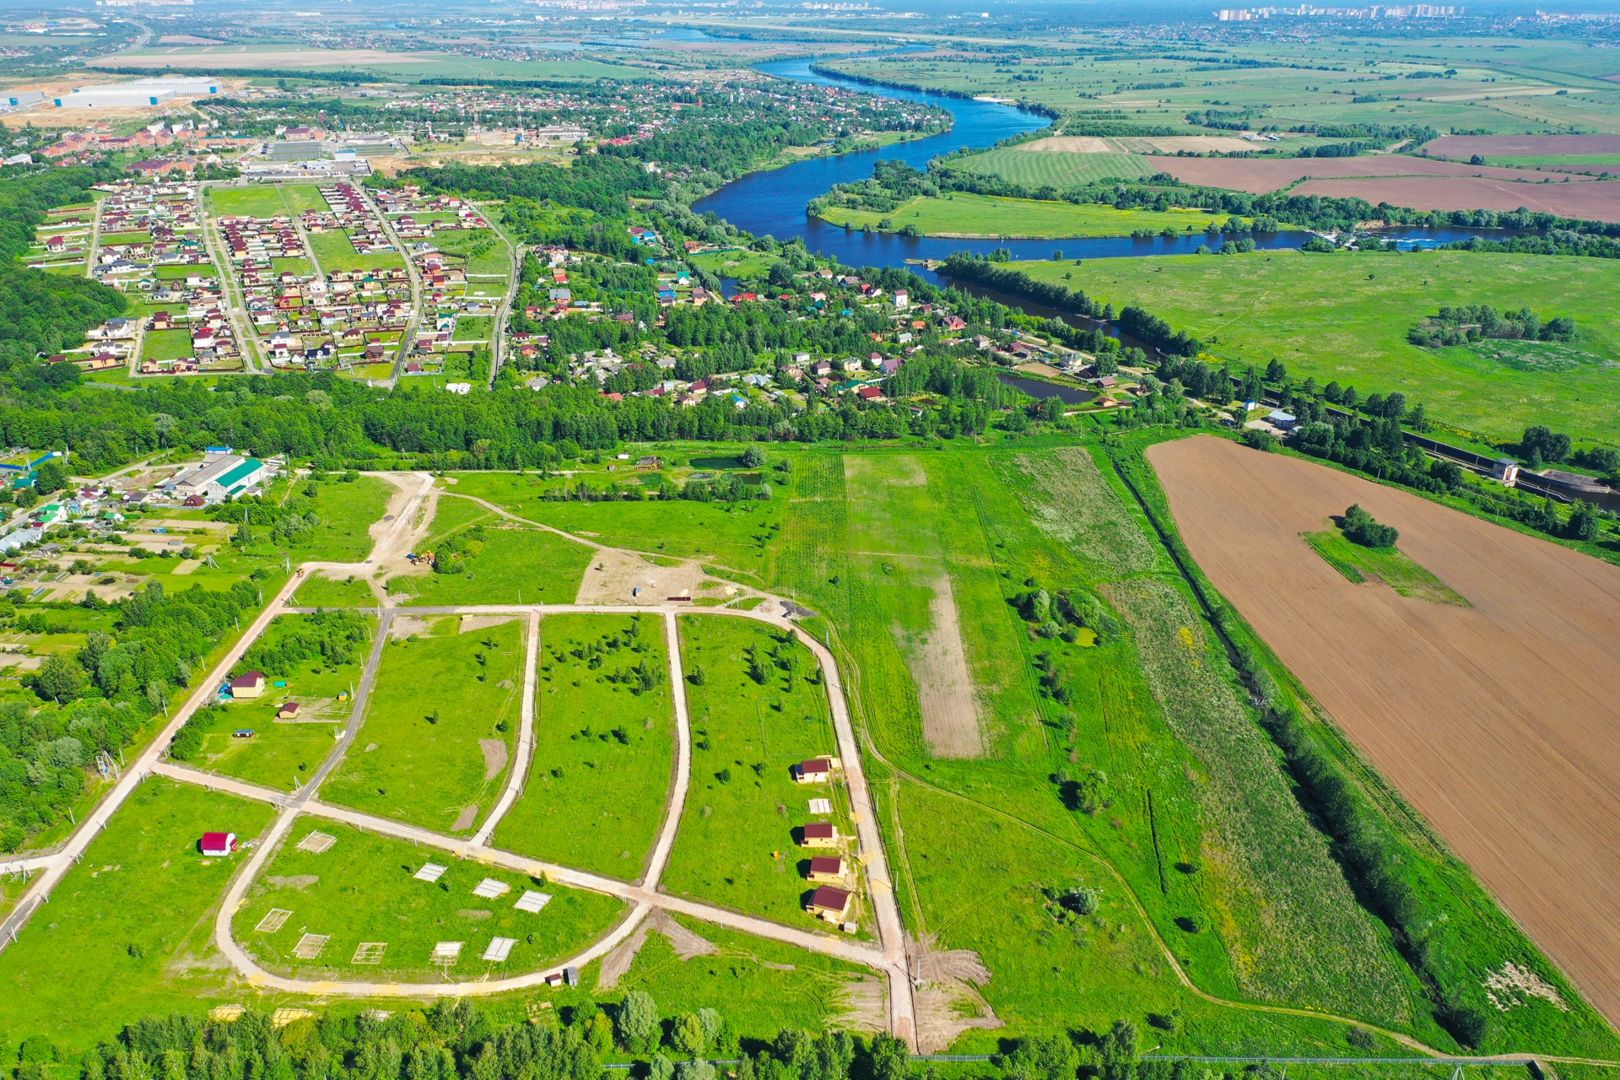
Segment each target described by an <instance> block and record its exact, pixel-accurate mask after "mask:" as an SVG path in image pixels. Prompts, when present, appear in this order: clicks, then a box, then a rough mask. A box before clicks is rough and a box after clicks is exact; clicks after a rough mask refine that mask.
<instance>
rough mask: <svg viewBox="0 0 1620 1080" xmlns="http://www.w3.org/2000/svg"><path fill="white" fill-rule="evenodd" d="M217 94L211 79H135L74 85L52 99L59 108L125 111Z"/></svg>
mask: <svg viewBox="0 0 1620 1080" xmlns="http://www.w3.org/2000/svg"><path fill="white" fill-rule="evenodd" d="M217 93H219V83H218V82H216V81H215V80H212V79H200V78H186V77H185V76H179V75H176V76H169V77H165V78H160V79H135V80H133V81H131V82H121V83H100V84H97V85H95V86H77V87H74V88H73V92H72V93H68V94H62V95H60V96H58V97H56V98H54V99H52V100H53V102H54V104H55V105H56V106H57V107H58V108H61V109H127V108H131V107H134V106H140V105H162V104H163V103H165V102H168V101H173V100H175V99H176V98H199V97H207V96H208V95H210V94H217Z"/></svg>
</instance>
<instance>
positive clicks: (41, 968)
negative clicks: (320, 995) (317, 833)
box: [0, 777, 274, 1053]
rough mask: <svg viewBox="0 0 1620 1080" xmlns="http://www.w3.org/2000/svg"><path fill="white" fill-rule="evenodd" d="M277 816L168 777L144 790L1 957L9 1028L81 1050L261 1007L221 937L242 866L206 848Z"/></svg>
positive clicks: (0, 1004) (1, 1018)
mask: <svg viewBox="0 0 1620 1080" xmlns="http://www.w3.org/2000/svg"><path fill="white" fill-rule="evenodd" d="M273 813H274V810H273V808H272V807H270V806H267V805H262V804H259V803H249V802H244V801H241V800H238V799H234V798H231V797H229V796H226V795H222V794H218V793H215V792H210V791H205V790H203V789H202V788H199V787H192V786H189V785H178V784H173V783H170V782H169V781H167V780H163V779H160V778H156V777H154V778H152V779H150V780H148V781H147V782H146V783H145V784H142V785H141V786H140V787H138V788H136V789H135V791H134V793H132V794H131V795H130V797H129V801H128V802H126V803H125V804H124V806H123V807H122V808H121V809H120V811H119V812H118V813H117V814H115V815H114V816H113V818H112V821H111V822H110V823H109V824H108V826H107V829H106V831H105V832H103V833H102V834H101V835H100V836H98V837H96V839H95V841H94V842H93V843H92V844H91V845H90V848H89V850H88V851H86V852H85V857H84V860H83V861H82V862H81V863H80V864H79V865H78V866H75V867H74V868H73V869H72V870H70V871H69V872H68V875H67V877H66V878H64V879H63V881H62V883H61V885H60V886H59V887H58V888H57V889H56V891H55V893H54V894H53V895H52V896H51V900H50V903H49V904H48V905H47V907H46V909H45V911H44V912H42V913H41V914H40V915H38V916H36V917H35V918H34V919H33V920H32V921H31V922H30V923H29V925H28V927H27V929H26V930H25V931H24V932H23V933H22V934H21V935H20V936H19V937H18V939H17V942H16V943H15V944H13V945H11V946H10V947H8V948H7V949H6V950H5V951H4V952H0V1028H3V1029H4V1030H5V1031H7V1032H8V1033H9V1034H11V1035H15V1036H18V1037H20V1036H21V1034H23V1033H31V1034H39V1035H44V1036H46V1037H48V1038H50V1039H51V1040H53V1041H54V1042H56V1043H57V1044H58V1045H59V1046H60V1047H61V1048H62V1049H63V1050H64V1051H67V1052H70V1053H77V1052H80V1051H83V1050H87V1049H89V1047H90V1046H91V1045H92V1044H93V1043H95V1042H97V1041H99V1040H101V1039H108V1038H111V1037H112V1036H113V1035H115V1034H116V1033H117V1032H118V1031H119V1030H121V1029H122V1028H123V1027H124V1025H126V1024H129V1023H131V1022H133V1021H135V1020H137V1019H140V1018H143V1017H148V1016H153V1015H159V1014H162V1013H165V1012H169V1011H172V1010H179V1011H186V1012H189V1013H193V1014H195V1012H196V1011H197V1010H198V1006H199V1004H200V1003H202V1002H215V1001H220V1000H234V1001H243V1000H246V1001H250V1002H251V1001H253V1000H254V998H255V995H254V994H253V993H252V992H251V991H247V990H245V988H243V987H241V986H240V984H238V983H237V982H236V981H235V979H234V978H233V977H232V976H231V975H230V974H229V973H228V971H229V969H228V968H227V967H226V965H225V962H224V960H223V958H222V957H221V956H220V955H219V953H218V951H217V950H216V949H215V948H214V941H213V929H214V926H213V915H214V911H215V910H216V909H217V907H218V905H219V900H220V897H221V896H223V895H224V892H225V887H226V884H227V883H228V881H229V880H230V877H231V875H232V874H233V873H234V872H235V870H236V865H235V860H220V859H204V858H202V857H201V856H199V855H198V854H197V841H198V839H199V838H200V837H201V836H202V834H203V833H204V832H207V831H210V830H221V829H223V830H228V831H231V832H234V833H236V834H237V836H238V837H239V838H241V839H243V840H249V839H252V838H253V837H255V836H258V835H259V834H260V833H261V832H263V830H264V829H265V828H266V827H268V825H269V824H270V819H271V815H272V814H273ZM227 995H230V996H229V997H227ZM68 1017H71V1018H72V1020H71V1022H70V1023H69V1022H65V1018H68Z"/></svg>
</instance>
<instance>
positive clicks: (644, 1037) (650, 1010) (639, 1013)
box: [613, 990, 658, 1053]
mask: <svg viewBox="0 0 1620 1080" xmlns="http://www.w3.org/2000/svg"><path fill="white" fill-rule="evenodd" d="M613 1026H614V1028H615V1030H617V1032H618V1035H619V1045H620V1046H622V1047H624V1048H625V1049H626V1050H629V1051H631V1052H632V1053H646V1052H647V1051H648V1050H651V1049H652V1048H653V1046H655V1045H656V1044H657V1041H658V1003H657V1002H655V1001H653V999H652V995H651V994H648V993H647V992H645V991H643V990H632V991H630V992H629V993H628V994H626V995H624V1001H623V1002H622V1003H621V1004H620V1005H619V1012H618V1015H617V1016H615V1017H614V1018H613Z"/></svg>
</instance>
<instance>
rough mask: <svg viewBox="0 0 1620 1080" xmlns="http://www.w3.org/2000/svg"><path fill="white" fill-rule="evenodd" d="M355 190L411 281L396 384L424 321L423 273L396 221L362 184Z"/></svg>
mask: <svg viewBox="0 0 1620 1080" xmlns="http://www.w3.org/2000/svg"><path fill="white" fill-rule="evenodd" d="M355 190H357V191H359V192H360V198H361V199H362V200H364V201H365V204H366V209H368V210H370V211H371V213H372V214H373V215H374V216H375V217H376V218H377V220H378V221H379V222H381V223H382V231H383V235H384V236H386V237H388V242H389V243H391V244H393V245H394V247H396V248H398V249H399V257H400V258H402V259H404V260H405V276H406V277H407V278H408V279H409V280H410V283H411V314H410V318H409V319H407V320H406V322H405V329H404V331H402V332H401V333H400V336H399V355H398V356H397V357H395V359H394V373H393V375H392V376H391V377H390V378H389V380H388V385H389V386H394V385H396V384H397V383H398V382H399V378H400V376H401V375H403V374H404V373H405V363H406V361H407V360H409V359H410V355H411V347H412V346H413V345H414V344H415V341H416V331H417V328H418V327H419V326H420V325H421V323H422V304H423V301H424V297H423V293H422V275H421V273H419V272H418V271H417V269H416V260H415V259H413V258H411V252H410V249H409V248H407V247H406V246H405V241H403V240H401V239H400V238H399V233H397V232H395V231H394V223H393V222H392V221H390V220H389V219H388V215H387V214H385V213H383V212H382V209H381V208H380V207H379V206H378V205H377V204H376V202H375V201H373V200H372V198H371V192H370V191H368V190H367V189H366V188H365V187H364V186H362V185H360V184H356V185H355Z"/></svg>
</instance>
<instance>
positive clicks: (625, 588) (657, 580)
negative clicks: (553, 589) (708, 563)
mask: <svg viewBox="0 0 1620 1080" xmlns="http://www.w3.org/2000/svg"><path fill="white" fill-rule="evenodd" d="M638 589H639V590H640V591H639V592H636V590H638ZM743 592H744V590H743V589H742V588H741V587H739V586H737V585H734V584H732V583H731V582H729V581H721V580H720V579H718V578H712V577H710V576H709V575H708V574H705V573H704V572H703V566H702V564H701V563H698V562H696V561H691V562H683V563H679V564H677V565H675V566H659V565H658V564H656V563H652V562H649V561H647V560H646V559H644V558H642V557H641V556H639V555H637V554H635V553H633V552H629V551H614V550H606V549H604V550H601V551H598V552H596V553H595V554H594V555H593V556H592V557H591V563H590V565H589V566H587V567H586V568H585V576H584V577H582V578H581V579H580V582H579V592H578V593H576V594H575V596H574V603H576V604H646V605H649V606H650V605H653V604H662V603H664V602H665V601H666V600H668V599H669V598H670V597H671V596H690V597H693V598H694V599H697V598H702V597H707V598H716V599H724V600H730V599H732V598H734V597H737V596H740V595H742V593H743ZM632 594H634V595H632Z"/></svg>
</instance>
